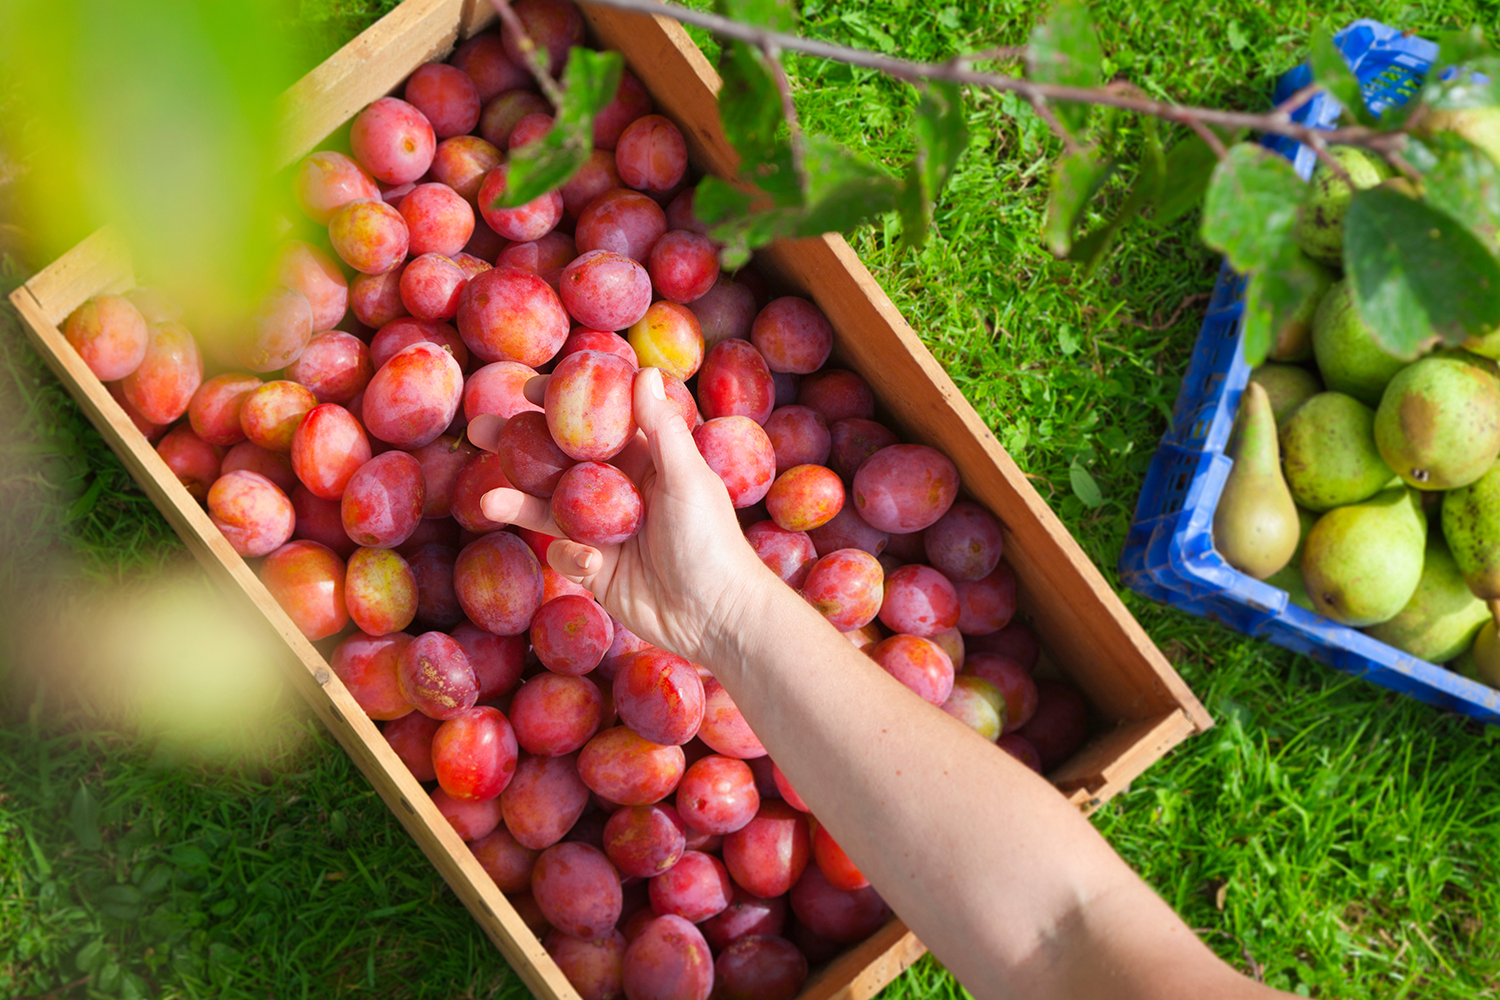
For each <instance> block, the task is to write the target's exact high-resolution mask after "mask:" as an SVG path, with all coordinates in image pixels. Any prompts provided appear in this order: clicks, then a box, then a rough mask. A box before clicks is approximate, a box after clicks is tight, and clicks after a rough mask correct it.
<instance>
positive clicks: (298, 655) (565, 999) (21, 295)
mask: <svg viewBox="0 0 1500 1000" xmlns="http://www.w3.org/2000/svg"><path fill="white" fill-rule="evenodd" d="M75 263H76V262H75ZM38 278H40V279H42V280H40V281H39V282H38V287H40V288H41V289H42V290H43V291H44V292H46V293H48V294H49V296H51V295H55V294H56V289H57V288H60V287H61V288H70V289H85V288H86V287H87V284H88V282H87V281H86V280H85V279H84V277H83V276H82V273H81V272H77V273H73V274H72V275H71V277H70V278H69V279H68V280H67V281H66V282H62V281H59V278H58V276H57V275H48V274H47V273H46V272H43V273H42V274H40V275H38ZM96 278H97V282H98V284H97V285H96V288H95V292H97V291H102V290H103V285H104V284H113V285H115V286H118V284H119V278H118V272H117V268H109V267H106V268H101V270H100V272H99V273H98V274H97V275H96ZM69 294H70V295H71V294H77V293H76V292H69ZM89 294H94V292H84V293H83V294H82V297H83V298H87V297H88V295H89ZM11 301H12V303H13V304H14V305H15V306H16V309H17V310H18V311H19V312H20V314H21V317H22V320H23V323H24V325H25V327H26V330H27V334H28V337H29V338H30V339H31V342H32V344H33V345H34V346H35V347H36V348H37V351H38V353H40V354H41V356H42V358H43V360H44V361H45V362H46V363H47V365H48V367H49V368H51V369H52V371H53V372H54V373H56V374H57V376H58V378H59V379H60V380H61V381H62V382H63V384H64V385H65V386H67V387H68V389H69V391H70V393H71V394H72V396H73V398H74V399H75V400H77V401H78V403H79V406H80V408H81V409H82V410H83V411H84V414H85V415H86V416H87V417H88V418H89V420H90V422H91V423H93V425H94V426H95V427H96V428H97V429H98V430H99V433H100V434H101V435H102V436H103V437H104V439H105V441H106V442H107V443H108V444H109V446H110V448H111V449H112V450H113V451H114V452H115V454H116V455H118V456H119V457H120V460H121V461H122V462H123V463H124V464H125V466H126V467H127V468H128V469H129V470H130V472H131V475H132V476H133V477H134V478H135V480H136V482H138V483H139V484H140V485H141V487H142V488H143V489H144V490H145V491H146V493H147V495H149V496H150V497H151V499H152V501H153V502H154V503H155V504H156V506H157V508H158V509H159V510H161V512H162V514H163V515H164V516H165V517H166V518H167V520H168V522H169V523H170V524H171V525H172V527H173V528H174V529H175V530H176V531H177V533H178V535H180V536H181V537H182V539H183V541H184V542H185V543H186V544H187V546H188V548H189V549H190V550H191V551H192V552H193V555H194V556H195V557H196V558H197V559H198V561H199V562H200V563H201V564H202V565H203V566H204V568H205V569H207V570H208V572H209V575H210V577H212V578H213V579H214V580H215V582H217V583H219V584H220V585H221V586H223V587H224V588H225V589H226V590H227V591H228V592H229V593H230V594H231V595H232V596H233V597H234V598H235V599H236V600H240V601H243V603H244V605H245V607H246V610H247V611H249V612H250V613H252V614H256V613H258V614H259V615H261V616H263V617H264V619H265V620H266V621H267V622H269V624H270V625H271V627H272V628H273V629H275V631H276V632H277V633H278V635H279V637H280V638H281V639H282V640H283V641H284V642H285V643H286V645H287V647H288V648H289V649H290V650H291V651H292V653H294V654H295V659H294V658H293V657H288V658H287V662H286V666H287V668H288V674H287V675H288V677H289V678H290V679H291V681H292V684H293V686H294V687H295V688H296V689H297V692H298V694H300V695H301V696H302V698H303V699H304V700H305V701H306V702H307V703H308V704H309V705H310V706H311V707H312V708H313V710H314V711H315V712H316V713H317V714H318V717H319V718H320V719H321V720H322V721H323V724H324V725H325V726H327V727H328V730H329V732H331V733H332V734H333V735H334V737H335V738H336V739H337V740H338V741H339V743H340V744H341V745H342V746H343V748H344V750H345V751H346V752H347V753H348V754H349V756H350V757H351V758H353V760H354V762H355V765H356V766H357V767H358V768H359V769H360V771H361V772H362V773H363V774H364V775H365V777H366V778H367V779H368V780H369V782H370V784H371V785H372V786H373V787H374V788H375V790H376V791H377V792H378V793H379V794H380V797H381V798H382V799H383V800H385V802H386V804H387V805H388V806H389V807H390V809H391V811H392V813H394V814H395V816H396V818H397V819H398V820H400V821H401V824H402V826H404V827H405V828H406V829H407V831H408V832H409V833H410V834H411V835H412V837H413V839H415V840H416V841H417V843H418V846H420V847H421V848H422V852H423V853H424V854H425V855H426V856H427V857H428V859H429V860H431V861H432V863H433V865H434V866H435V867H436V868H437V869H438V871H439V872H440V873H441V874H442V875H443V877H444V878H445V879H446V880H447V882H448V884H449V885H450V886H452V888H453V890H454V892H455V893H456V894H457V895H458V896H459V898H460V900H462V901H463V903H464V905H465V906H466V907H467V908H468V909H469V911H470V913H472V914H473V916H474V918H475V919H476V920H478V921H479V923H480V926H481V927H482V928H483V929H484V931H485V933H486V934H487V935H488V936H489V937H490V938H491V940H493V941H494V942H495V944H496V945H497V946H498V947H499V948H500V950H501V951H502V952H503V953H504V954H505V956H506V958H507V959H508V960H509V961H510V963H511V964H512V966H514V967H515V968H516V970H517V972H518V973H520V974H521V976H522V978H523V979H524V980H525V981H526V984H527V986H528V987H529V988H530V989H531V990H532V991H533V992H534V993H535V994H536V995H538V996H541V997H545V998H548V1000H576V998H577V992H576V991H575V990H573V988H572V987H571V986H570V985H569V984H568V982H567V980H566V978H565V977H563V975H562V972H561V970H559V969H558V968H557V965H556V963H555V962H553V961H552V958H551V956H550V955H548V954H547V953H546V951H545V950H544V949H543V948H542V946H541V943H540V942H539V941H538V940H537V938H536V936H535V935H534V934H532V933H531V931H530V930H529V929H528V928H527V927H526V925H525V923H524V922H523V921H522V920H521V918H520V915H519V914H517V913H516V911H515V908H514V907H512V906H511V905H510V902H509V901H508V900H506V898H505V896H504V894H502V893H501V892H500V891H499V890H498V889H497V888H496V887H495V884H494V882H493V881H492V880H491V879H490V878H489V876H488V875H486V874H485V873H484V870H483V868H481V867H480V865H479V862H478V861H477V860H476V859H475V858H474V855H473V854H472V852H470V851H469V849H468V847H467V846H466V845H465V844H464V843H463V841H462V840H460V839H459V837H458V835H457V833H455V832H454V830H453V827H452V826H451V825H450V824H449V823H448V821H447V820H446V819H444V818H443V816H442V814H441V813H439V812H438V810H437V807H436V806H435V805H434V804H433V802H432V799H431V797H430V796H429V795H428V794H427V792H426V790H425V789H423V788H422V786H421V785H420V784H419V783H418V782H417V780H416V779H415V778H414V777H412V775H411V772H410V771H408V770H407V769H406V765H405V764H403V763H402V762H401V760H400V758H399V757H397V756H396V754H395V751H393V750H392V749H391V747H390V744H388V743H387V742H386V741H385V738H384V737H383V736H381V734H380V731H379V730H378V729H376V727H375V724H374V723H373V722H371V721H370V719H369V718H368V717H367V716H366V715H365V713H364V711H363V709H361V708H360V707H359V704H358V703H357V702H356V701H355V700H354V698H353V697H352V696H351V695H350V694H349V692H348V690H347V689H346V688H345V687H344V685H343V683H342V682H341V681H340V680H339V679H338V677H337V676H336V675H335V674H334V673H333V671H332V670H331V669H330V668H329V667H328V664H327V661H325V660H324V659H323V657H322V655H321V654H319V653H318V651H317V650H316V649H315V648H314V647H313V645H312V644H311V643H310V642H308V640H307V639H306V638H305V637H304V636H303V635H302V633H301V632H300V631H298V629H297V627H296V626H295V625H294V624H293V623H292V621H291V619H290V618H289V617H287V615H286V613H285V612H284V611H282V609H281V607H280V606H279V605H277V603H276V601H275V599H274V598H273V597H272V596H271V594H270V592H269V591H267V590H266V589H265V587H264V586H263V585H262V584H261V582H260V580H259V578H258V577H256V575H255V574H254V572H252V571H251V569H250V567H249V565H248V564H247V563H246V562H245V561H244V560H243V559H242V558H240V556H239V555H238V554H237V553H236V552H235V551H234V549H233V548H232V547H231V546H230V545H229V543H228V541H227V540H225V538H224V536H223V535H222V534H221V533H220V532H219V530H218V529H217V528H216V527H214V524H213V522H212V521H211V520H210V519H209V517H208V515H207V513H206V512H205V511H204V510H203V509H202V508H201V507H200V506H199V505H198V502H197V501H196V500H194V499H193V498H192V496H191V495H189V494H188V492H187V490H186V489H185V488H184V487H183V485H182V484H181V483H180V482H179V481H178V480H177V477H176V476H174V475H173V474H172V472H171V470H170V469H168V468H167V465H166V463H165V462H163V461H162V459H161V457H160V456H159V455H158V454H157V453H156V450H155V449H154V448H153V447H152V446H151V444H150V443H149V442H147V441H146V439H145V438H144V437H143V436H142V435H141V433H140V431H138V430H137V429H136V428H135V425H134V424H133V423H131V421H130V418H129V416H127V415H126V413H125V411H124V410H123V409H121V408H120V405H119V404H118V403H117V402H116V401H115V400H114V397H112V396H110V395H109V392H108V391H107V390H106V389H105V388H104V386H103V384H102V383H100V382H99V380H98V379H97V378H95V377H94V375H93V373H92V372H90V371H89V369H88V366H87V365H85V364H84V363H83V360H82V359H81V358H80V357H79V356H78V354H77V352H75V351H74V350H73V349H72V347H71V346H70V345H69V344H68V343H67V341H66V340H65V339H64V338H63V336H62V333H61V331H59V330H58V329H57V327H56V324H54V323H53V322H51V321H50V320H49V319H48V318H47V315H46V311H45V310H44V308H43V306H42V305H41V303H39V302H38V301H37V299H36V297H35V296H34V295H33V293H32V291H31V286H30V285H29V284H28V285H23V286H22V287H21V288H19V289H17V290H16V291H15V292H13V293H12V294H11ZM57 301H64V300H61V299H59V300H57Z"/></svg>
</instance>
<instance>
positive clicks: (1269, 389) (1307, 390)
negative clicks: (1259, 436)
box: [1250, 364, 1323, 427]
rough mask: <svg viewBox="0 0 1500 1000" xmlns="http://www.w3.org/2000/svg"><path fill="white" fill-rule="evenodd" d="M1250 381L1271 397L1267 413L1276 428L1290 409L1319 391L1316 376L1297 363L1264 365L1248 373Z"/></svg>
mask: <svg viewBox="0 0 1500 1000" xmlns="http://www.w3.org/2000/svg"><path fill="white" fill-rule="evenodd" d="M1250 381H1252V382H1259V383H1260V385H1261V388H1263V389H1265V390H1266V395H1267V396H1270V397H1271V414H1272V415H1273V416H1274V417H1275V418H1276V426H1277V427H1280V426H1281V425H1282V424H1284V423H1286V418H1287V417H1288V416H1290V415H1291V412H1292V411H1293V410H1295V409H1296V408H1297V407H1299V406H1301V405H1302V404H1303V403H1304V402H1306V401H1307V400H1309V399H1311V398H1312V397H1313V396H1315V395H1317V394H1318V393H1320V392H1322V391H1323V383H1322V382H1319V381H1318V376H1316V375H1314V374H1313V373H1312V372H1310V371H1308V370H1307V369H1306V368H1303V367H1301V366H1300V365H1278V364H1264V365H1261V366H1260V367H1259V368H1257V369H1255V370H1254V371H1253V372H1251V373H1250Z"/></svg>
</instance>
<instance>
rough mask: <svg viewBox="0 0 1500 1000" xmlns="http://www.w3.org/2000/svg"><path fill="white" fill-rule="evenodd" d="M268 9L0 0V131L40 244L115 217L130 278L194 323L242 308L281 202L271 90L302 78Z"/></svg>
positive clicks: (47, 250) (53, 243) (203, 2)
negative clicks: (130, 263) (131, 266)
mask: <svg viewBox="0 0 1500 1000" xmlns="http://www.w3.org/2000/svg"><path fill="white" fill-rule="evenodd" d="M276 7H277V5H275V4H260V3H249V4H243V3H223V2H221V0H152V2H150V3H114V2H109V0H8V2H6V3H4V5H3V8H4V10H3V13H0V25H3V27H0V66H4V67H5V73H4V75H5V78H6V82H7V85H8V86H12V87H13V88H14V89H13V90H12V91H11V94H13V95H14V97H15V103H14V104H12V105H11V106H10V107H8V108H7V111H6V114H4V115H0V130H4V131H6V132H7V133H10V135H9V136H8V138H7V140H6V143H5V144H6V145H7V146H8V147H9V148H12V149H24V150H25V151H26V159H27V164H28V166H29V168H30V169H29V170H27V171H26V172H25V176H24V177H23V178H22V179H21V181H20V182H19V185H18V186H19V187H20V188H21V189H22V190H21V191H20V194H21V196H22V197H23V198H24V203H25V204H26V206H27V208H28V211H29V212H30V213H31V214H32V216H33V218H34V221H35V225H36V230H37V234H38V236H39V238H40V241H41V246H39V247H38V253H39V254H41V255H43V256H44V257H45V258H47V259H50V258H51V257H52V256H56V255H57V254H59V253H61V252H62V251H63V250H65V249H67V248H68V247H70V246H72V245H73V244H74V243H76V242H77V241H78V240H79V239H81V238H82V237H83V236H85V235H87V234H88V233H89V232H91V231H92V230H93V229H95V228H97V227H98V226H100V225H102V224H104V223H105V222H110V223H112V224H114V225H115V226H116V227H117V228H119V229H120V231H121V232H122V233H123V234H124V236H125V239H126V242H127V244H128V245H129V246H130V248H131V253H132V257H133V259H134V262H135V267H136V273H138V274H150V275H152V283H153V284H158V285H164V286H167V287H169V288H170V289H171V292H172V294H173V296H174V297H175V298H176V299H177V300H178V301H179V302H180V303H181V304H182V305H184V306H185V307H186V308H187V310H188V315H189V316H190V317H198V316H207V317H212V318H214V319H216V320H223V321H228V320H229V319H230V318H237V317H239V316H240V315H243V313H245V312H248V311H249V305H250V303H252V302H253V301H254V300H255V299H256V298H258V296H259V295H260V294H261V293H262V292H263V291H264V290H265V289H264V287H263V286H262V284H261V281H262V277H263V275H264V273H265V271H266V264H267V261H268V260H269V259H270V253H271V251H272V249H273V246H274V232H275V230H274V227H273V225H272V220H273V219H274V218H275V217H276V215H277V214H278V211H279V203H280V201H281V199H282V197H284V196H283V195H281V194H280V192H282V191H284V187H283V185H284V184H285V178H275V177H274V176H273V174H272V170H273V169H274V168H275V167H276V164H274V163H272V162H271V156H272V150H273V149H274V148H275V147H276V143H275V142H274V141H273V134H274V128H275V123H276V122H275V111H276V108H277V97H278V95H279V94H280V92H281V91H282V90H283V89H284V88H285V87H286V86H287V85H289V84H290V83H292V82H293V80H294V78H295V77H294V73H293V72H292V71H291V64H292V56H293V47H292V45H291V44H290V43H289V41H288V37H287V32H286V31H285V27H284V25H283V24H282V23H281V22H280V21H279V19H278V18H279V15H278V12H277V9H276ZM229 191H232V192H234V195H233V197H226V196H225V192H229ZM190 325H193V324H192V323H190Z"/></svg>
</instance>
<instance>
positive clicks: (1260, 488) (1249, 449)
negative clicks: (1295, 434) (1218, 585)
mask: <svg viewBox="0 0 1500 1000" xmlns="http://www.w3.org/2000/svg"><path fill="white" fill-rule="evenodd" d="M1229 457H1230V458H1232V459H1234V467H1233V468H1231V469H1230V470H1229V478H1228V479H1227V480H1225V482H1224V492H1223V493H1222V494H1221V495H1220V496H1219V506H1218V508H1217V509H1215V511H1214V547H1215V548H1216V549H1218V550H1219V554H1220V555H1221V556H1223V557H1224V561H1225V562H1227V563H1229V565H1231V566H1233V567H1234V568H1235V569H1237V570H1240V571H1241V572H1243V573H1248V574H1249V575H1251V576H1253V577H1255V578H1256V579H1257V580H1264V579H1265V578H1266V577H1268V576H1270V575H1271V574H1272V573H1275V572H1276V571H1277V570H1279V569H1281V568H1282V567H1283V566H1285V565H1286V564H1287V562H1288V561H1289V560H1290V559H1291V558H1292V553H1293V552H1294V551H1296V548H1297V506H1296V505H1295V504H1294V503H1292V494H1291V493H1290V492H1289V491H1288V490H1287V488H1286V480H1284V479H1282V478H1281V449H1280V448H1279V447H1278V446H1277V444H1276V418H1275V416H1273V415H1272V413H1271V399H1270V397H1269V396H1267V395H1266V390H1265V389H1264V388H1262V387H1261V385H1260V384H1259V383H1257V382H1251V383H1250V384H1248V385H1247V386H1245V392H1244V394H1243V395H1242V396H1241V397H1240V412H1239V416H1238V417H1237V418H1236V420H1235V428H1234V439H1233V440H1232V441H1231V442H1230V446H1229Z"/></svg>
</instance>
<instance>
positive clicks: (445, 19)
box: [271, 0, 493, 170]
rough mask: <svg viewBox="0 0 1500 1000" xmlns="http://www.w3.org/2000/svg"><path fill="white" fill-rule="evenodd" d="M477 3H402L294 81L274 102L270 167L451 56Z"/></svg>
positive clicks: (291, 159) (295, 156) (300, 153)
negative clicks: (428, 64)
mask: <svg viewBox="0 0 1500 1000" xmlns="http://www.w3.org/2000/svg"><path fill="white" fill-rule="evenodd" d="M476 2H486V0H406V2H405V3H403V4H401V5H400V6H399V7H397V8H396V9H395V10H393V11H391V12H390V13H389V14H387V15H386V16H385V17H383V18H381V19H380V20H379V21H376V22H375V23H374V24H373V25H371V26H370V27H369V28H367V29H365V30H364V31H362V32H361V33H360V34H358V35H356V36H355V38H354V39H353V41H351V42H349V44H347V45H345V46H344V47H343V48H341V49H339V50H338V51H337V52H335V53H334V54H333V55H331V56H329V57H328V59H327V60H326V61H325V62H324V63H323V64H322V65H320V66H319V67H318V68H317V69H315V70H313V71H312V72H311V73H309V74H307V75H306V76H304V77H303V78H302V79H301V80H298V81H297V82H296V83H295V84H294V85H293V86H292V87H291V89H289V90H288V91H287V92H286V93H284V94H282V95H281V99H280V101H279V102H278V105H277V112H278V119H279V120H278V124H277V130H276V140H275V142H276V144H275V146H274V147H273V148H272V150H271V164H272V169H274V170H281V169H283V168H285V167H288V166H290V165H292V164H293V163H296V162H297V161H298V160H300V159H301V158H302V157H304V156H306V155H307V154H308V153H310V152H312V151H313V150H314V149H316V148H317V146H318V144H319V143H321V142H322V141H323V140H324V139H326V138H328V136H329V135H331V134H333V132H335V131H336V130H337V129H338V128H339V127H340V126H342V125H343V124H344V123H345V122H347V121H348V120H349V119H350V118H353V117H354V116H355V115H356V114H358V113H359V111H360V110H361V109H362V108H364V106H365V105H367V104H369V103H370V102H371V101H374V100H377V99H379V98H381V97H384V96H385V95H387V94H389V93H390V92H391V91H393V90H395V89H396V88H397V87H399V86H400V85H401V84H402V82H403V81H405V79H406V78H407V77H408V76H410V75H411V72H412V70H414V69H416V68H417V67H418V66H420V65H422V64H423V63H425V62H430V61H432V60H434V59H441V58H443V57H444V56H446V55H447V54H448V53H449V52H451V51H452V50H453V45H454V43H455V42H456V41H457V40H458V38H459V34H460V31H461V30H462V29H463V27H464V26H465V23H466V21H468V22H474V21H476V20H477V15H476V10H475V3H476ZM492 13H493V12H492Z"/></svg>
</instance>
